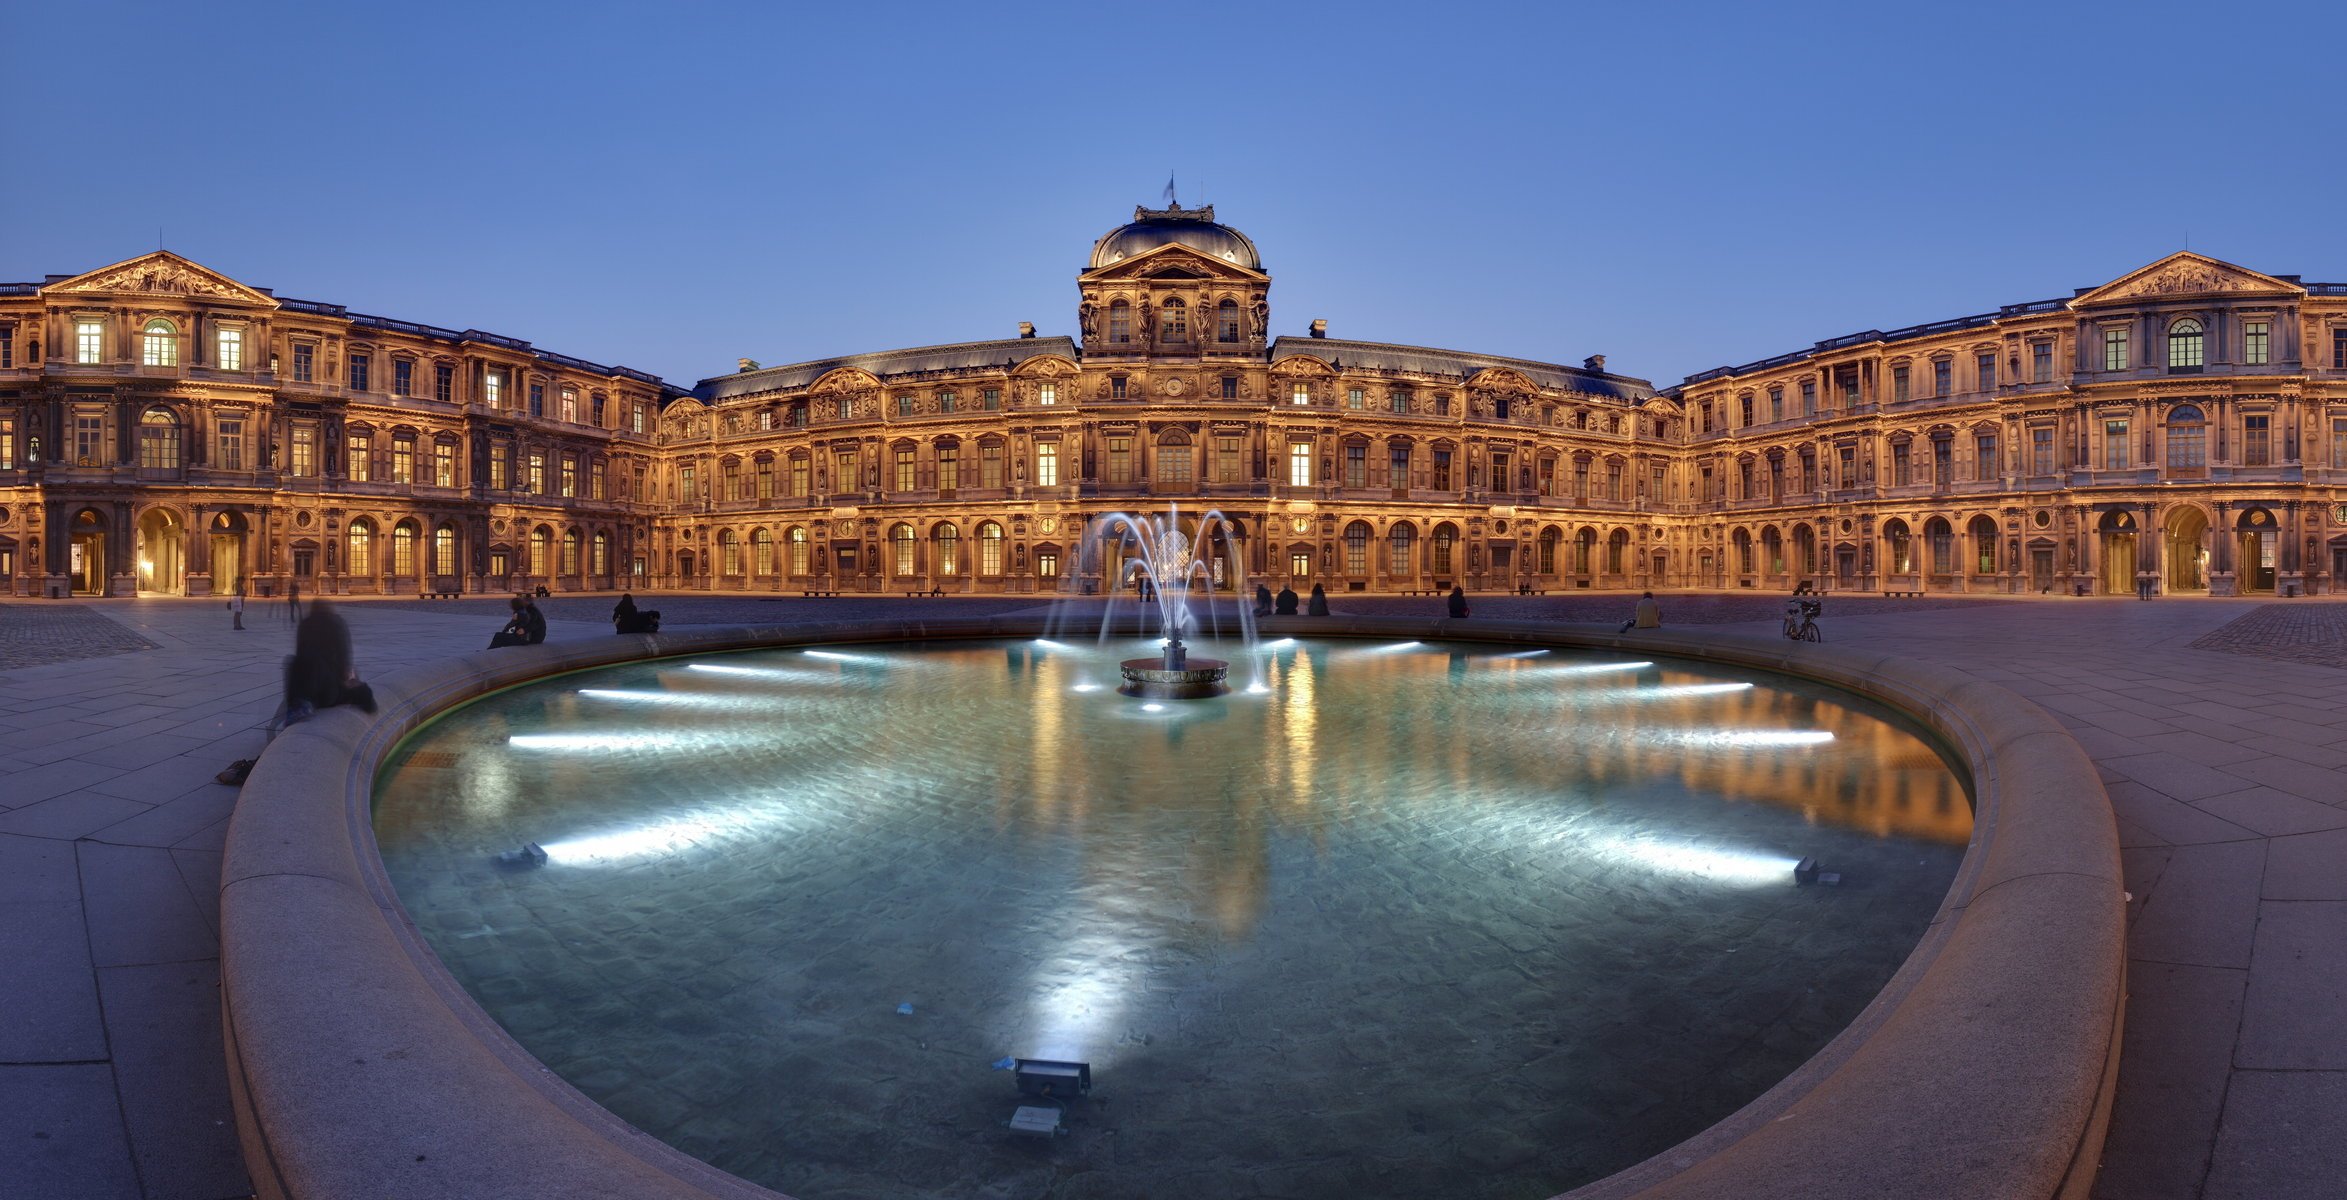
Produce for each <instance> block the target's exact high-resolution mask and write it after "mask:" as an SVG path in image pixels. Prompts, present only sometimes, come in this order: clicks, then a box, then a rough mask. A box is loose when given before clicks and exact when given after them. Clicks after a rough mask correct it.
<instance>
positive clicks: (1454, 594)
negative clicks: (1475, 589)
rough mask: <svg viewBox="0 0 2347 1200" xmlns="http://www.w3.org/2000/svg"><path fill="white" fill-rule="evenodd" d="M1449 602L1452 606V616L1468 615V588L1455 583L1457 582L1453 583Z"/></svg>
mask: <svg viewBox="0 0 2347 1200" xmlns="http://www.w3.org/2000/svg"><path fill="white" fill-rule="evenodd" d="M1448 604H1449V606H1450V614H1451V615H1452V616H1454V617H1463V616H1466V615H1467V590H1466V589H1465V588H1462V587H1460V586H1459V585H1458V584H1455V583H1454V584H1452V585H1451V594H1450V598H1449V600H1448Z"/></svg>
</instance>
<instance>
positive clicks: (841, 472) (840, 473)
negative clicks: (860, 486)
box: [831, 450, 858, 492]
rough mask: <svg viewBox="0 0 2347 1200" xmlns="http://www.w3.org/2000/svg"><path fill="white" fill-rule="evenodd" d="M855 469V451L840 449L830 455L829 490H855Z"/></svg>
mask: <svg viewBox="0 0 2347 1200" xmlns="http://www.w3.org/2000/svg"><path fill="white" fill-rule="evenodd" d="M857 469H858V468H857V466H856V452H855V451H853V450H841V451H837V452H835V453H833V454H832V456H831V490H832V491H834V492H852V491H856V490H857V486H856V472H857Z"/></svg>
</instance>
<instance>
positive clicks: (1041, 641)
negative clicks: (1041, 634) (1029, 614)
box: [1035, 638, 1068, 650]
mask: <svg viewBox="0 0 2347 1200" xmlns="http://www.w3.org/2000/svg"><path fill="white" fill-rule="evenodd" d="M1035 644H1036V645H1038V646H1042V647H1044V648H1046V649H1050V650H1065V649H1067V648H1068V647H1067V643H1065V642H1055V641H1052V640H1051V639H1050V638H1036V639H1035Z"/></svg>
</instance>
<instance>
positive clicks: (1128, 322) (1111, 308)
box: [1108, 300, 1133, 345]
mask: <svg viewBox="0 0 2347 1200" xmlns="http://www.w3.org/2000/svg"><path fill="white" fill-rule="evenodd" d="M1108 340H1109V341H1111V342H1115V343H1118V344H1120V345H1121V344H1124V343H1126V342H1130V341H1132V340H1133V306H1132V305H1130V304H1127V303H1125V302H1124V301H1122V300H1112V301H1110V302H1109V305H1108Z"/></svg>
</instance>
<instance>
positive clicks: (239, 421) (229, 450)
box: [213, 417, 244, 471]
mask: <svg viewBox="0 0 2347 1200" xmlns="http://www.w3.org/2000/svg"><path fill="white" fill-rule="evenodd" d="M214 425H215V427H216V431H217V433H216V436H217V439H218V441H219V443H220V452H219V453H218V454H216V455H214V456H213V462H214V465H216V466H218V467H219V468H220V469H221V470H223V471H242V470H244V418H242V417H221V418H219V419H218V420H216V421H215V422H214Z"/></svg>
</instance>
